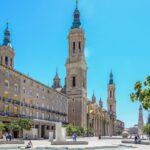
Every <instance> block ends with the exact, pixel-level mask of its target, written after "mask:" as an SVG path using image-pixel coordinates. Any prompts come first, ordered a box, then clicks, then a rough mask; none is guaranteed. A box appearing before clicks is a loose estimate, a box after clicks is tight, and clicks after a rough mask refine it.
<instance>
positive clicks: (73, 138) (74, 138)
mask: <svg viewBox="0 0 150 150" xmlns="http://www.w3.org/2000/svg"><path fill="white" fill-rule="evenodd" d="M74 139H75V137H74V133H73V134H72V140H73V141H74Z"/></svg>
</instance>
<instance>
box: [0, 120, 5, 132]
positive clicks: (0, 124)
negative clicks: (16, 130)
mask: <svg viewBox="0 0 150 150" xmlns="http://www.w3.org/2000/svg"><path fill="white" fill-rule="evenodd" d="M5 127H6V125H5V124H4V123H2V122H0V131H3V130H5Z"/></svg>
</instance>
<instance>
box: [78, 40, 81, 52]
mask: <svg viewBox="0 0 150 150" xmlns="http://www.w3.org/2000/svg"><path fill="white" fill-rule="evenodd" d="M78 48H79V53H81V42H79V45H78Z"/></svg>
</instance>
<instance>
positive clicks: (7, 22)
mask: <svg viewBox="0 0 150 150" xmlns="http://www.w3.org/2000/svg"><path fill="white" fill-rule="evenodd" d="M8 24H9V21H8V19H7V20H6V29H8Z"/></svg>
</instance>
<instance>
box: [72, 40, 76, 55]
mask: <svg viewBox="0 0 150 150" xmlns="http://www.w3.org/2000/svg"><path fill="white" fill-rule="evenodd" d="M72 49H73V51H72V52H73V54H75V52H76V43H75V42H73V46H72Z"/></svg>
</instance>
